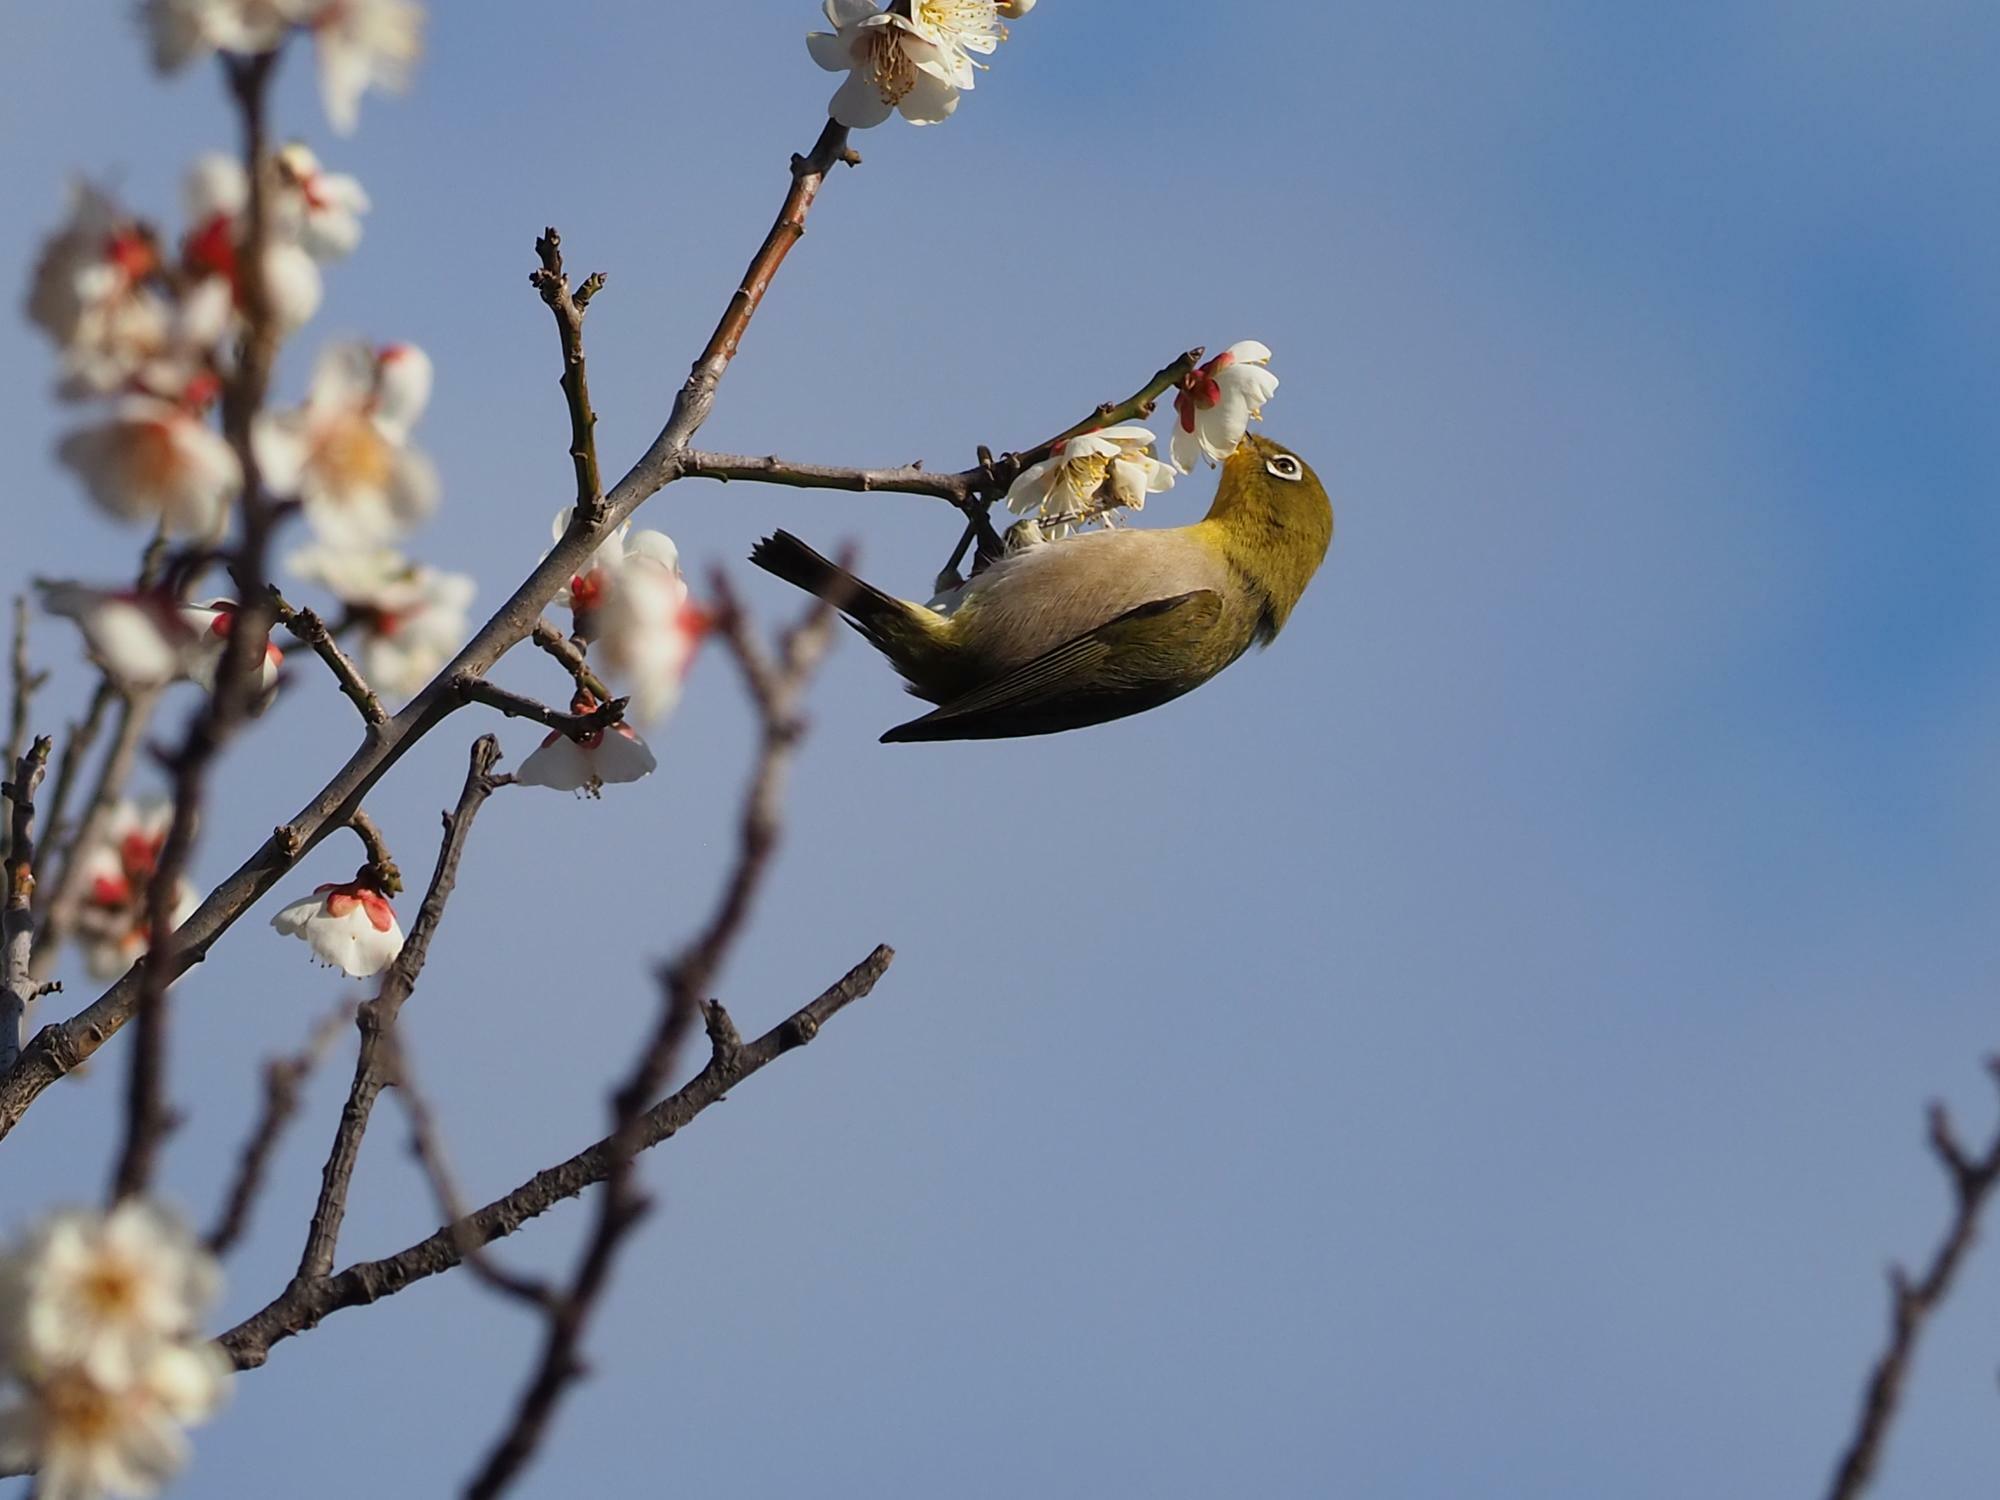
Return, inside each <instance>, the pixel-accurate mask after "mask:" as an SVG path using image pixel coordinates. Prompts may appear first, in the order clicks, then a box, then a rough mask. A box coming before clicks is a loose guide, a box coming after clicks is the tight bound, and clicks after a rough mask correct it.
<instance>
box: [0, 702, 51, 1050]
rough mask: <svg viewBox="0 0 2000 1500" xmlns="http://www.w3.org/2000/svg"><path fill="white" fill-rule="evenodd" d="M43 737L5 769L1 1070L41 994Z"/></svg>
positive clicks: (0, 929)
mask: <svg viewBox="0 0 2000 1500" xmlns="http://www.w3.org/2000/svg"><path fill="white" fill-rule="evenodd" d="M49 749H50V741H49V737H48V736H47V735H43V736H42V737H41V738H40V739H38V740H36V741H35V743H34V745H33V747H32V748H30V749H29V750H27V751H26V752H24V753H23V754H21V755H18V756H16V757H15V758H14V759H13V760H12V761H10V762H9V763H8V768H9V769H10V770H11V771H12V772H13V779H12V780H10V781H8V782H7V783H6V784H5V786H4V788H0V790H4V791H5V793H6V797H7V801H8V802H9V803H10V804H11V806H12V811H11V813H10V815H9V819H8V823H9V836H8V840H7V896H6V904H5V906H4V908H0V1067H6V1066H8V1065H10V1064H12V1062H13V1061H14V1059H15V1057H16V1056H18V1055H19V1053H20V1051H21V1023H22V1021H23V1020H24V1019H25V1018H26V1016H27V1014H28V1005H29V1003H30V1002H31V1001H33V1000H34V998H35V996H36V994H37V993H38V992H39V991H38V987H37V986H36V983H35V978H34V974H33V972H32V968H31V959H32V957H33V952H34V945H35V912H34V901H35V790H36V788H37V787H39V786H40V785H41V784H42V773H43V772H45V771H47V770H48V768H49Z"/></svg>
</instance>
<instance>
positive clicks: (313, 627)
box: [272, 595, 389, 729]
mask: <svg viewBox="0 0 2000 1500" xmlns="http://www.w3.org/2000/svg"><path fill="white" fill-rule="evenodd" d="M272 603H273V605H274V607H275V608H276V609H277V611H278V619H279V621H280V622H281V623H282V624H283V625H284V627H285V629H286V630H287V631H288V632H289V633H290V634H291V637H292V639H293V640H295V641H297V642H299V643H300V644H301V645H303V646H308V647H310V648H311V649H312V652H313V654H314V655H315V656H317V657H318V658H319V659H320V660H321V661H323V662H325V663H326V664H327V667H328V668H329V669H330V670H331V671H332V673H333V680H334V681H335V682H337V683H339V684H340V690H341V692H343V693H345V694H346V695H347V699H348V701H349V702H350V703H352V704H353V705H354V706H355V708H357V709H359V710H360V712H361V720H362V722H363V723H364V724H366V725H368V726H369V728H371V729H372V728H374V727H375V726H376V725H377V724H380V723H381V722H382V721H383V720H384V719H386V718H388V717H389V715H388V711H387V710H385V709H384V708H383V707H382V700H381V699H380V698H379V697H377V696H376V694H375V690H374V689H373V688H371V687H370V686H368V682H367V680H366V679H365V678H364V677H362V675H361V669H360V668H359V667H357V666H355V665H354V661H353V658H351V657H350V656H348V654H347V653H346V652H345V651H343V650H341V649H340V642H339V641H336V640H335V639H334V638H333V632H332V631H331V630H329V629H327V625H326V621H324V620H322V619H321V618H320V617H319V616H318V615H317V614H316V613H314V612H313V611H312V610H310V609H293V608H292V607H291V605H289V604H287V603H285V601H284V600H283V599H281V598H277V597H276V596H275V595H273V599H272Z"/></svg>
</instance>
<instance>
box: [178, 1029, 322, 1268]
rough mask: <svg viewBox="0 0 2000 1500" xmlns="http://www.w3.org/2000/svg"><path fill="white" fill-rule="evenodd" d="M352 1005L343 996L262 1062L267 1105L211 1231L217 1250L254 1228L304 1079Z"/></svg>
mask: <svg viewBox="0 0 2000 1500" xmlns="http://www.w3.org/2000/svg"><path fill="white" fill-rule="evenodd" d="M353 1016H354V1004H353V1002H352V1001H343V1002H342V1003H341V1004H339V1005H337V1006H335V1007H334V1008H333V1009H332V1010H331V1011H329V1012H327V1014H326V1015H324V1016H322V1017H321V1018H320V1020H319V1023H318V1024H317V1025H316V1026H314V1027H313V1029H312V1034H311V1035H310V1036H309V1037H308V1038H307V1039H306V1044H305V1046H303V1047H301V1048H300V1049H299V1050H298V1051H297V1052H294V1053H292V1054H290V1055H289V1056H286V1057H273V1058H270V1059H268V1060H267V1061H266V1062H265V1064H264V1104H263V1108H262V1110H261V1111H259V1113H258V1116H257V1123H256V1124H255V1125H253V1126H252V1127H251V1130H250V1134H249V1135H248V1136H247V1137H245V1138H244V1141H243V1149H242V1150H241V1151H240V1152H239V1153H238V1154H237V1162H236V1175H235V1177H234V1178H233V1179H231V1181H230V1185H229V1193H228V1196H227V1197H225V1198H224V1199H223V1204H222V1211H221V1213H219V1214H218V1215H217V1216H216V1220H215V1227H214V1228H212V1229H210V1230H209V1232H208V1239H207V1243H208V1248H209V1252H210V1253H211V1254H213V1255H217V1256H221V1255H227V1254H228V1253H229V1252H230V1251H231V1250H233V1249H234V1248H235V1247H236V1246H237V1244H238V1243H239V1242H241V1240H242V1238H243V1236H244V1235H245V1234H246V1233H248V1232H249V1229H250V1213H251V1210H252V1209H253V1208H255V1207H256V1204H257V1199H258V1197H259V1196H260V1195H261V1194H262V1192H263V1190H264V1183H265V1180H266V1178H267V1177H268V1175H269V1172H270V1166H271V1158H272V1156H273V1155H274V1154H275V1153H276V1152H277V1149H278V1142H279V1141H280V1139H282V1138H283V1136H284V1133H285V1127H286V1126H288V1125H289V1124H290V1123H291V1121H292V1117H293V1116H294V1115H296V1114H297V1113H298V1111H299V1098H300V1095H301V1094H302V1093H303V1092H304V1089H305V1082H306V1079H307V1078H309V1077H310V1076H311V1075H312V1071H313V1069H314V1068H316V1067H318V1066H319V1063H320V1059H321V1058H323V1057H325V1056H326V1053H327V1050H328V1049H329V1048H331V1047H332V1046H333V1043H334V1039H335V1038H336V1037H338V1036H339V1035H340V1033H341V1032H342V1031H344V1030H345V1029H346V1027H347V1023H348V1022H349V1021H350V1020H352V1019H353Z"/></svg>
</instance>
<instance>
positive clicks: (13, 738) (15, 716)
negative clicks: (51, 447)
mask: <svg viewBox="0 0 2000 1500" xmlns="http://www.w3.org/2000/svg"><path fill="white" fill-rule="evenodd" d="M48 680H49V674H48V673H47V672H35V671H31V670H29V667H28V600H27V596H26V595H25V594H16V595H15V596H14V660H13V685H14V690H13V701H12V707H11V711H10V712H9V714H8V723H7V759H6V761H5V762H4V764H6V765H8V766H10V767H11V766H14V765H16V764H18V763H19V762H20V759H21V752H22V751H24V750H26V749H27V748H28V712H29V709H30V707H31V706H32V704H33V702H34V698H35V694H36V693H38V692H40V691H41V688H42V684H44V683H45V682H47V681H48ZM5 803H6V799H5V798H0V858H3V857H5V854H6V851H7V850H8V849H9V848H11V847H12V845H11V844H9V843H8V842H6V841H7V840H9V839H10V838H11V837H12V833H11V828H12V823H11V820H10V819H9V818H8V816H7V813H6V811H5ZM18 1050H19V1043H18V1042H16V1043H15V1045H14V1048H13V1049H12V1050H10V1051H9V1052H8V1053H7V1056H8V1057H10V1058H11V1057H12V1055H13V1052H14V1051H18Z"/></svg>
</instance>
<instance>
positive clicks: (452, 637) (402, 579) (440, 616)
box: [285, 543, 477, 697]
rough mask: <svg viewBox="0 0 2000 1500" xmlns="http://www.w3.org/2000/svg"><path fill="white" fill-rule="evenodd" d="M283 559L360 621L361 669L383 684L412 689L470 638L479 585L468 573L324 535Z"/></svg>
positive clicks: (399, 692)
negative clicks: (333, 543)
mask: <svg viewBox="0 0 2000 1500" xmlns="http://www.w3.org/2000/svg"><path fill="white" fill-rule="evenodd" d="M285 565H286V567H288V568H289V569H290V570H291V571H292V572H293V573H295V574H297V575H298V576H299V577H301V578H304V579H307V580H309V581H311V582H313V583H317V584H320V585H321V586H323V587H324V588H326V589H328V590H330V591H331V592H332V593H333V594H334V596H335V597H336V598H338V599H339V600H340V601H341V602H342V603H343V604H345V605H346V606H347V609H348V611H349V613H350V614H351V615H353V616H355V617H356V618H357V619H358V620H359V621H360V624H361V628H362V631H363V635H362V645H361V656H362V660H361V670H362V674H363V675H364V676H366V677H367V679H368V680H369V682H370V683H372V684H373V685H374V686H375V687H376V688H377V689H378V690H379V691H382V692H386V693H390V694H393V695H395V696H397V697H412V696H414V695H415V694H416V693H418V692H420V691H421V690H422V689H423V687H424V685H425V684H426V683H428V682H429V681H430V680H431V678H433V677H435V676H436V675H437V674H438V672H439V671H440V670H441V669H442V668H443V667H444V665H445V664H446V663H447V662H448V661H450V660H451V658H452V657H453V656H454V655H456V654H457V652H458V648H459V647H460V646H461V645H463V644H464V643H465V638H466V635H467V633H468V630H469V621H468V619H467V611H468V609H469V608H470V606H471V604H472V597H473V594H474V593H475V592H476V590H477V585H476V584H475V583H474V581H473V580H472V579H471V578H470V577H468V576H467V575H465V574H463V573H447V572H444V571H442V570H440V569H437V568H432V567H427V566H425V565H423V564H421V563H413V562H410V561H409V560H408V559H406V558H405V557H404V556H403V555H402V554H401V553H400V552H397V551H396V550H395V549H394V548H390V547H374V548H359V549H344V548H339V547H329V546H327V545H325V544H324V543H319V544H315V545H314V546H311V547H307V548H304V549H302V550H300V551H298V552H295V553H293V554H292V555H291V556H290V557H289V558H287V559H286V560H285Z"/></svg>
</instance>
